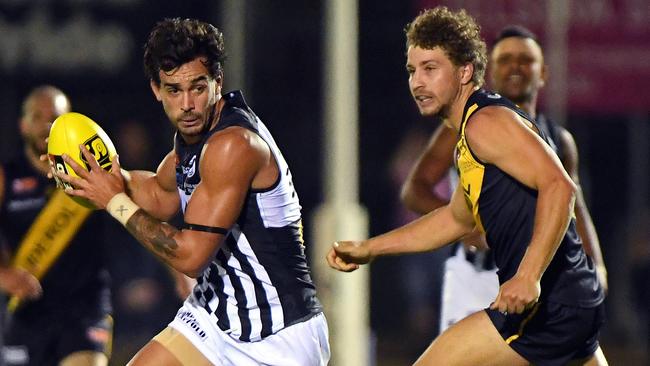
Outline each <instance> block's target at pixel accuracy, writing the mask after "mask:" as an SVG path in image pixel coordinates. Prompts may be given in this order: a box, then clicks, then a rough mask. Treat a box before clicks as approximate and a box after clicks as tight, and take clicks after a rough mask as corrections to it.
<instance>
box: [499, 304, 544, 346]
mask: <svg viewBox="0 0 650 366" xmlns="http://www.w3.org/2000/svg"><path fill="white" fill-rule="evenodd" d="M539 304H540V303H537V304H535V306H534V307H533V310H531V311H530V314H528V316H527V317H526V319H524V320H523V321H522V322H521V324H519V331H518V332H517V334H513V335H511V336H510V337H508V338H507V339H506V344H510V343H511V342H514V341H515V340H517V338H519V337H521V335H522V334H524V327H525V326H526V324H528V322H529V321H530V320H531V319H532V318H533V317H534V316H535V314H537V310H539Z"/></svg>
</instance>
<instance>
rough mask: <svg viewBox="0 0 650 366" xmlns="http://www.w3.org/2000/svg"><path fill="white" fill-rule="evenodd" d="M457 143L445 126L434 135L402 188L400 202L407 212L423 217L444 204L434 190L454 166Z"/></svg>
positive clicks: (453, 135)
mask: <svg viewBox="0 0 650 366" xmlns="http://www.w3.org/2000/svg"><path fill="white" fill-rule="evenodd" d="M456 141H457V138H456V135H455V133H454V131H452V129H450V128H448V127H447V126H445V125H444V124H440V126H438V128H437V129H436V131H435V132H434V133H433V135H432V136H431V139H430V140H429V143H428V145H427V147H426V148H425V150H424V151H423V152H422V154H421V155H420V157H419V158H418V160H417V161H416V163H415V165H414V166H413V168H412V169H411V171H410V172H409V175H408V177H407V178H406V180H405V181H404V184H403V185H402V191H401V199H402V202H403V203H404V205H405V206H406V207H407V208H408V209H409V210H411V211H414V212H416V213H419V214H420V215H424V214H427V213H429V212H431V211H433V210H435V209H436V208H438V207H442V206H443V205H445V204H447V199H446V198H443V197H438V196H437V195H436V194H435V192H434V187H435V185H436V184H438V183H439V182H440V181H441V180H442V179H443V178H444V177H445V176H446V175H447V171H448V170H449V168H450V167H451V166H452V164H453V158H454V146H455V144H456Z"/></svg>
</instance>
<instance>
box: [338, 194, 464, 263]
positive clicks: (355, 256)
mask: <svg viewBox="0 0 650 366" xmlns="http://www.w3.org/2000/svg"><path fill="white" fill-rule="evenodd" d="M474 226H475V224H474V220H473V218H472V216H471V213H470V212H469V209H468V208H467V205H466V203H465V200H464V198H463V194H462V190H460V189H456V190H455V191H454V194H453V196H452V198H451V202H450V203H449V204H448V205H445V206H443V207H440V208H439V209H437V210H435V211H432V212H430V213H428V214H427V215H425V216H422V217H421V218H419V219H417V220H415V221H413V222H411V223H409V224H407V225H404V226H402V227H400V228H397V229H395V230H392V231H390V232H387V233H385V234H382V235H379V236H376V237H373V238H370V239H367V240H361V241H338V242H335V243H334V244H333V245H332V248H331V249H330V251H329V252H328V254H327V256H326V260H327V263H328V264H329V266H330V267H332V268H334V269H336V270H339V271H342V272H351V271H354V270H356V269H358V268H359V265H360V264H366V263H368V262H370V261H371V260H372V259H374V258H375V257H378V256H384V255H397V254H408V253H419V252H426V251H431V250H435V249H438V248H441V247H443V246H445V245H447V244H449V243H451V242H454V241H455V240H457V239H459V238H460V237H462V236H463V235H465V234H467V233H469V232H471V231H472V230H473V229H474Z"/></svg>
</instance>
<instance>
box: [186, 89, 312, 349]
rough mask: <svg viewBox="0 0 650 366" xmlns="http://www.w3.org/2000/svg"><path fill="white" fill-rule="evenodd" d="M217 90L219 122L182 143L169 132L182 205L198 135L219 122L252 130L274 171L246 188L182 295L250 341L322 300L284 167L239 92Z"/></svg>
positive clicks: (190, 187)
mask: <svg viewBox="0 0 650 366" xmlns="http://www.w3.org/2000/svg"><path fill="white" fill-rule="evenodd" d="M223 98H224V99H225V104H224V107H223V109H222V111H221V117H220V118H219V122H218V123H217V125H216V126H215V127H214V128H213V129H212V130H210V131H208V132H207V133H206V135H205V136H204V138H203V139H202V141H201V142H199V143H196V144H192V145H187V144H185V143H184V141H183V140H182V138H180V136H178V135H177V136H176V138H175V151H176V154H177V165H176V184H177V187H178V191H179V194H180V197H181V203H182V209H183V211H185V208H186V207H187V203H188V202H189V200H190V199H191V198H192V192H193V191H194V189H195V187H196V186H197V185H198V184H199V182H200V181H201V177H200V174H199V169H198V167H199V160H200V158H201V151H202V149H203V145H204V144H205V141H207V139H208V138H209V137H210V136H211V135H212V134H214V133H215V132H217V131H220V130H223V129H225V128H228V127H232V126H239V127H243V128H246V129H249V130H251V131H254V132H255V133H257V134H258V135H259V136H260V137H261V138H262V139H263V140H264V141H265V142H266V143H267V144H268V146H269V148H270V149H271V152H272V153H273V156H274V157H275V160H276V162H277V164H278V168H279V170H280V175H279V177H278V179H277V181H276V182H275V183H274V184H273V186H271V187H270V188H268V189H265V190H254V189H250V190H249V193H248V196H247V198H246V201H245V202H244V205H243V208H242V210H241V212H240V215H239V217H238V218H237V221H236V223H235V224H234V225H233V227H231V228H229V232H228V234H227V235H226V238H225V240H224V243H223V245H222V246H221V248H220V249H219V250H218V252H217V254H216V256H215V258H214V259H213V261H212V262H211V263H210V265H209V267H208V268H207V269H206V270H205V271H204V272H203V274H202V276H201V277H200V278H198V284H197V286H196V287H195V288H194V292H193V295H191V296H190V299H189V300H190V301H194V302H196V303H197V304H199V305H200V306H202V307H203V308H205V309H206V310H207V311H208V313H209V314H210V315H211V316H212V317H213V318H214V321H215V323H216V324H217V325H218V326H219V328H220V329H221V330H223V331H224V332H226V333H228V334H230V335H231V336H232V337H233V338H237V339H239V340H242V341H257V340H260V339H263V338H264V337H266V336H268V335H271V334H273V333H275V332H277V331H279V330H281V329H283V328H285V327H287V326H289V325H291V324H295V323H297V322H300V321H303V320H306V319H308V318H310V317H312V316H314V315H315V314H318V313H320V312H321V311H322V306H321V304H320V303H319V301H318V299H317V298H316V290H315V287H314V285H313V282H312V280H311V276H310V273H309V267H308V265H307V260H306V257H305V247H304V244H303V239H302V222H301V213H300V209H301V207H300V203H299V200H298V195H297V194H296V191H295V189H294V187H293V183H292V179H291V172H290V170H289V167H288V165H287V163H286V161H285V160H284V158H283V156H282V153H281V152H280V150H279V149H278V147H277V145H276V143H275V141H274V140H273V137H272V136H271V134H270V133H269V131H268V130H267V128H266V126H265V125H264V124H263V123H262V122H261V121H260V120H259V118H257V116H256V115H255V114H254V113H253V112H252V111H251V109H250V108H249V107H248V106H247V105H246V102H245V100H244V98H243V96H242V94H241V92H239V91H235V92H230V93H228V94H225V95H224V96H223ZM224 179H227V177H224Z"/></svg>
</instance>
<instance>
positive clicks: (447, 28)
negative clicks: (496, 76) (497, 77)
mask: <svg viewBox="0 0 650 366" xmlns="http://www.w3.org/2000/svg"><path fill="white" fill-rule="evenodd" d="M404 32H405V33H406V48H407V49H408V48H409V47H411V46H413V47H420V48H424V49H429V50H430V49H433V48H435V47H440V48H442V49H443V50H444V51H445V53H446V54H447V56H448V57H449V59H450V60H451V62H452V63H453V64H454V65H456V66H462V65H465V64H468V63H471V64H473V65H474V74H473V76H472V81H473V82H474V84H476V85H477V86H481V85H483V77H484V76H485V66H486V64H487V50H486V46H485V41H483V39H482V38H481V27H480V26H479V25H478V24H477V23H476V21H475V20H474V18H472V17H471V16H470V15H469V14H467V12H466V11H465V10H460V11H458V12H456V13H454V12H452V11H450V10H449V9H448V8H447V7H445V6H438V7H435V8H433V9H427V10H424V11H422V12H421V13H420V14H419V15H418V16H417V17H416V18H415V19H414V20H413V22H411V23H410V24H407V25H406V27H405V28H404Z"/></svg>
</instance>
